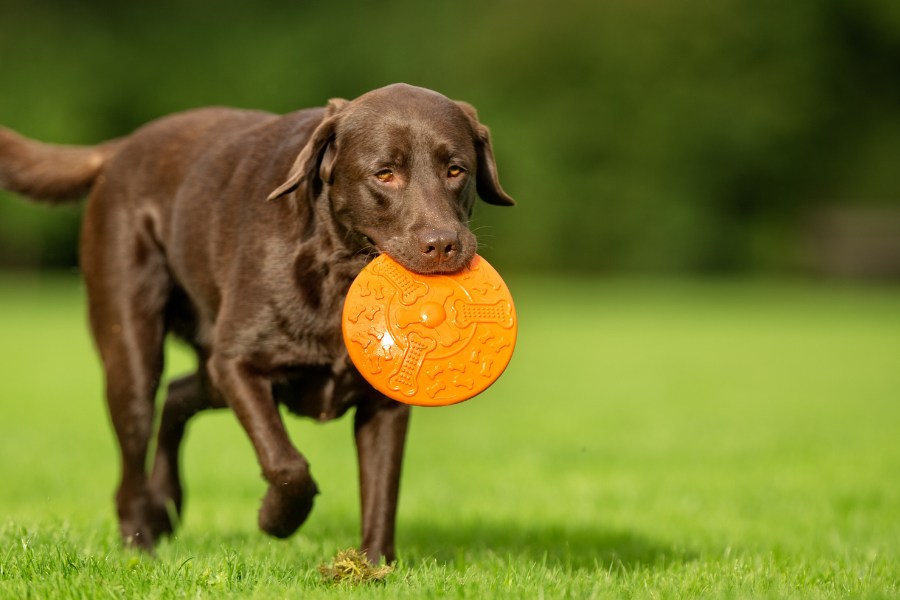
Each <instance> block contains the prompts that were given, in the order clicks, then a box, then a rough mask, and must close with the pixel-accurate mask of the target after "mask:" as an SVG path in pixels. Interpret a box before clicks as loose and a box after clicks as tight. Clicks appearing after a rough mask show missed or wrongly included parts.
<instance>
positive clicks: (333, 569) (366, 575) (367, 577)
mask: <svg viewBox="0 0 900 600" xmlns="http://www.w3.org/2000/svg"><path fill="white" fill-rule="evenodd" d="M393 571H394V567H392V566H391V565H373V564H372V563H370V562H369V559H368V558H366V555H365V554H363V553H362V552H360V551H359V550H357V549H355V548H350V549H348V550H342V551H340V552H338V553H337V555H336V556H335V557H334V559H332V561H331V564H324V563H323V564H321V565H319V573H320V574H321V575H322V579H323V580H325V581H326V582H327V583H343V582H348V583H352V584H361V583H380V582H383V581H384V579H385V577H387V576H388V575H390V574H391V573H392V572H393Z"/></svg>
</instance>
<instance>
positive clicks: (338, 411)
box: [272, 359, 367, 421]
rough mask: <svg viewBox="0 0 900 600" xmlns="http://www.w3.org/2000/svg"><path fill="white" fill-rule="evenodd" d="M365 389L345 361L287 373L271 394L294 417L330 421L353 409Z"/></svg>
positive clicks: (364, 384)
mask: <svg viewBox="0 0 900 600" xmlns="http://www.w3.org/2000/svg"><path fill="white" fill-rule="evenodd" d="M366 385H367V384H366V383H365V382H364V381H363V379H362V378H361V377H360V376H359V373H358V372H357V371H356V370H355V369H354V368H353V367H352V366H351V365H350V364H349V360H346V359H345V360H339V361H336V362H335V363H334V364H333V365H325V366H319V367H304V368H298V369H292V370H289V371H286V372H285V373H284V374H283V375H282V376H280V377H277V378H276V379H275V380H274V381H273V385H272V393H273V395H274V397H275V400H276V402H278V403H279V404H283V405H284V406H285V407H287V409H288V410H290V411H291V412H292V413H294V414H297V415H300V416H304V417H311V418H313V419H316V420H319V421H329V420H331V419H336V418H338V417H340V416H341V415H343V414H344V413H345V412H347V410H348V409H349V408H350V407H352V406H354V405H355V404H356V403H357V401H358V399H359V397H360V394H361V393H364V391H365V390H366V389H367V388H366Z"/></svg>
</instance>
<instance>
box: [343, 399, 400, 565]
mask: <svg viewBox="0 0 900 600" xmlns="http://www.w3.org/2000/svg"><path fill="white" fill-rule="evenodd" d="M409 413H410V409H409V406H407V405H406V404H401V403H399V402H395V401H393V400H389V399H387V398H385V397H383V396H374V397H373V398H368V399H365V400H362V401H360V402H359V404H358V405H357V408H356V416H355V419H354V427H355V432H356V450H357V455H358V458H359V488H360V495H361V500H362V550H363V551H364V552H365V553H366V555H367V556H368V558H369V560H370V561H372V562H375V561H377V560H379V558H381V557H384V558H385V559H386V560H388V561H393V560H394V559H395V558H396V555H395V553H394V528H395V524H396V518H397V496H398V493H399V491H400V469H401V466H402V462H403V448H404V446H405V444H406V429H407V426H408V424H409Z"/></svg>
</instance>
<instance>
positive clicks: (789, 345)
mask: <svg viewBox="0 0 900 600" xmlns="http://www.w3.org/2000/svg"><path fill="white" fill-rule="evenodd" d="M509 283H510V287H511V289H512V291H513V295H514V297H515V298H516V300H517V308H518V310H519V318H520V322H521V329H520V337H519V344H518V347H517V349H516V354H515V356H514V357H513V361H512V363H511V365H510V367H509V369H508V371H507V373H506V374H505V375H504V377H503V378H502V379H501V380H500V381H499V382H498V383H497V384H496V385H495V386H494V387H493V388H491V389H490V390H488V391H487V392H486V393H484V394H483V395H481V396H479V397H477V398H475V399H473V400H471V401H469V402H468V403H464V404H461V405H458V406H453V407H446V408H433V409H416V410H414V414H413V422H412V428H411V431H410V437H409V445H408V452H407V460H406V463H405V471H404V479H403V486H402V487H403V491H402V494H401V504H400V513H399V524H398V532H397V536H398V550H399V552H400V555H401V560H400V562H399V563H398V565H397V568H396V569H395V571H394V572H393V573H392V574H391V575H389V576H388V578H387V580H386V581H385V582H384V583H381V584H373V585H367V586H362V587H356V588H353V587H350V586H347V585H341V586H337V587H334V586H332V585H331V584H326V583H324V582H322V581H321V579H320V576H319V573H318V571H317V566H318V565H319V564H320V563H323V562H326V561H328V560H329V559H330V558H331V557H333V556H334V555H335V554H336V552H338V551H339V550H342V549H344V548H347V547H350V546H353V545H354V544H356V543H357V538H358V522H359V518H358V514H357V513H358V506H357V499H356V496H357V484H356V470H355V462H354V453H353V447H352V443H351V424H350V419H346V418H345V419H344V420H342V421H338V422H335V423H330V424H326V425H316V424H313V423H311V422H308V421H302V420H298V419H293V418H292V419H290V428H291V431H292V435H293V437H294V440H295V441H296V442H297V444H298V446H299V447H300V449H301V450H302V451H303V452H304V453H305V454H306V455H307V456H308V458H309V459H310V461H311V463H312V469H313V475H314V476H315V477H316V478H317V480H318V483H319V487H320V488H321V490H322V495H321V496H319V498H318V500H317V505H316V508H315V509H314V511H313V513H312V515H311V517H310V520H309V521H308V522H307V524H306V525H304V527H303V528H302V529H301V530H300V532H299V533H298V534H297V535H295V536H294V537H293V538H291V539H290V540H287V541H278V540H273V539H271V538H268V537H266V536H264V535H263V534H261V533H260V532H258V531H257V529H256V526H255V522H256V510H257V506H258V501H259V499H260V497H261V496H262V494H263V492H264V485H263V482H262V480H261V478H260V476H259V470H258V468H257V466H256V464H255V461H254V458H253V455H252V451H251V448H250V445H249V442H248V441H247V439H246V437H245V436H244V435H243V434H242V433H241V431H240V430H239V428H238V427H237V425H236V423H235V420H234V419H233V417H232V416H231V415H230V414H228V413H227V412H220V413H216V414H209V415H204V416H202V417H200V418H198V419H197V420H196V422H195V423H194V424H193V426H192V427H191V430H190V431H189V432H188V441H187V444H186V447H185V455H184V471H185V478H186V485H187V494H188V496H187V506H186V512H185V516H184V523H183V525H182V528H181V529H180V531H179V533H178V535H177V536H176V537H174V538H173V539H171V540H168V541H166V542H164V543H163V544H162V545H161V546H160V548H159V551H158V554H157V557H156V558H155V559H151V558H149V557H147V556H143V555H141V554H137V553H133V552H130V551H125V550H122V549H121V548H120V545H119V542H118V540H117V538H116V525H115V522H114V520H113V505H112V493H113V487H114V485H115V480H116V476H117V464H116V455H115V451H114V445H113V439H112V434H111V430H110V427H109V425H108V421H107V417H106V414H105V411H104V406H103V401H102V395H101V390H102V382H101V379H100V371H99V367H98V363H97V360H96V358H95V357H94V355H93V351H92V348H91V342H90V340H89V338H88V336H87V333H86V325H85V322H84V318H83V313H84V300H83V297H82V296H83V291H82V286H81V285H80V284H79V283H78V281H77V279H75V278H74V277H69V276H61V277H59V276H58V277H46V276H44V277H33V276H32V277H26V276H21V275H20V276H8V275H7V276H3V277H0V365H2V366H0V373H2V377H0V457H2V461H0V597H2V598H93V597H110V598H122V597H141V598H169V597H216V598H219V597H256V598H269V597H275V598H281V597H303V598H320V597H321V598H338V597H339V598H345V597H352V596H359V597H382V596H383V597H410V598H421V597H470V598H541V597H544V598H569V597H571V598H606V597H609V598H621V597H641V598H643V597H651V598H652V597H662V598H670V597H675V598H678V597H728V596H734V597H796V596H802V597H811V598H847V597H867V598H879V597H883V598H891V597H898V596H900V441H898V440H900V288H897V287H877V286H873V287H862V286H853V285H826V284H821V283H810V282H806V283H783V282H782V283H773V282H755V281H753V282H747V281H743V282H742V281H714V282H710V281H706V282H677V281H676V282H657V281H615V280H613V281H605V280H596V281H588V280H555V279H541V278H532V277H513V276H510V277H509ZM171 355H172V360H171V361H170V368H169V370H170V372H172V373H178V372H180V371H184V370H185V369H187V368H190V361H189V359H188V357H187V356H186V354H185V353H184V351H183V350H182V349H180V348H179V347H177V346H174V347H173V348H172V353H171Z"/></svg>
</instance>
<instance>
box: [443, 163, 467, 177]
mask: <svg viewBox="0 0 900 600" xmlns="http://www.w3.org/2000/svg"><path fill="white" fill-rule="evenodd" d="M465 172H466V170H465V169H463V168H462V167H460V166H459V165H453V166H451V167H450V168H449V169H447V177H450V178H455V177H459V176H460V175H462V174H463V173H465Z"/></svg>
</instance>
